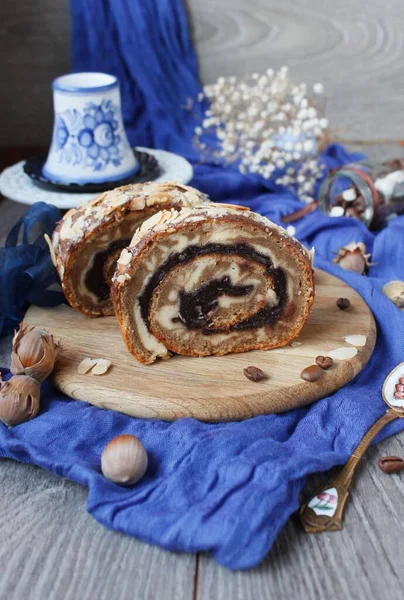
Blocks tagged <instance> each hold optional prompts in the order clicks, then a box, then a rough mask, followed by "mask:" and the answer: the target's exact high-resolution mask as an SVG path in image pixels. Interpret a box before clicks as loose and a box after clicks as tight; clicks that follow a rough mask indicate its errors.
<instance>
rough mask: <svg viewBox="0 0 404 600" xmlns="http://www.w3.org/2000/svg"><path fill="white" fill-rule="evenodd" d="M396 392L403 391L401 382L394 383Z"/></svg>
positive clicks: (403, 386) (403, 387)
mask: <svg viewBox="0 0 404 600" xmlns="http://www.w3.org/2000/svg"><path fill="white" fill-rule="evenodd" d="M396 392H404V385H403V384H402V383H397V384H396Z"/></svg>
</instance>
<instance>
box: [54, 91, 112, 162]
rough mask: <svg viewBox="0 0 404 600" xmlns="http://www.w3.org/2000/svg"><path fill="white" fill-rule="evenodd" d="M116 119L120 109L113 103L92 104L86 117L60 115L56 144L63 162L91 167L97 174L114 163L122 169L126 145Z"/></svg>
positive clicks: (70, 113)
mask: <svg viewBox="0 0 404 600" xmlns="http://www.w3.org/2000/svg"><path fill="white" fill-rule="evenodd" d="M116 115H117V107H116V106H115V105H114V104H112V102H111V100H102V101H101V103H100V104H95V103H94V102H89V103H88V104H87V105H86V106H85V108H84V111H83V112H82V113H80V112H79V111H78V110H76V109H67V110H65V111H64V112H63V113H61V114H60V113H58V114H56V117H55V119H56V120H55V128H54V134H53V143H54V146H55V148H56V150H57V152H58V154H59V162H62V161H65V162H67V163H69V164H72V165H81V166H84V167H90V168H92V170H93V171H103V170H104V169H105V168H106V166H107V165H108V164H110V163H112V164H113V165H114V166H116V167H118V166H119V165H120V164H121V161H122V149H123V148H122V145H123V141H122V136H121V135H119V133H118V131H119V123H118V120H117V118H116Z"/></svg>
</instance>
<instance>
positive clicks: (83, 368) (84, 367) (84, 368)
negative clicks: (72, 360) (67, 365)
mask: <svg viewBox="0 0 404 600" xmlns="http://www.w3.org/2000/svg"><path fill="white" fill-rule="evenodd" d="M96 364H97V359H96V358H89V357H87V358H84V359H83V360H82V361H81V363H80V364H79V366H78V367H77V373H80V375H85V373H88V372H89V370H90V369H92V368H93V367H94V365H96Z"/></svg>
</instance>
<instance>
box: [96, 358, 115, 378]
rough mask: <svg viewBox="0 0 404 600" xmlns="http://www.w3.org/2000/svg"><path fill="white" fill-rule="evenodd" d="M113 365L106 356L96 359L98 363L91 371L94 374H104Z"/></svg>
mask: <svg viewBox="0 0 404 600" xmlns="http://www.w3.org/2000/svg"><path fill="white" fill-rule="evenodd" d="M110 366H111V361H110V360H107V359H106V358H98V359H97V360H96V365H95V366H94V367H93V368H92V371H91V373H92V374H93V375H104V373H106V372H107V371H108V369H109V367H110Z"/></svg>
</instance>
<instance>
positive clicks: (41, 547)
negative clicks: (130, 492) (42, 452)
mask: <svg viewBox="0 0 404 600" xmlns="http://www.w3.org/2000/svg"><path fill="white" fill-rule="evenodd" d="M0 488H1V503H0V530H1V541H0V564H1V571H0V598H2V599H4V600H6V599H7V600H12V599H16V600H17V599H18V600H77V599H80V600H114V599H117V600H118V599H119V600H144V599H146V598H150V599H154V598H156V599H157V598H162V599H163V598H167V597H168V596H167V590H169V593H170V596H169V597H170V598H175V599H176V600H192V598H193V588H194V575H195V557H194V556H193V555H191V554H174V553H170V552H165V551H163V550H160V549H159V548H157V547H155V546H149V545H148V544H145V543H142V542H139V541H137V540H135V539H133V538H130V537H128V536H125V535H122V534H119V533H115V532H112V531H109V530H107V529H105V528H104V527H102V526H101V525H99V524H98V523H97V522H96V521H95V520H94V519H93V518H92V517H91V516H90V515H89V514H88V513H87V511H86V497H87V491H86V489H85V488H84V487H82V486H80V485H77V484H73V483H72V482H70V481H67V480H65V479H61V478H59V477H56V476H53V475H50V474H49V473H45V472H44V471H42V470H41V469H39V468H37V467H33V466H28V465H18V464H17V463H14V462H13V461H10V460H1V459H0Z"/></svg>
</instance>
